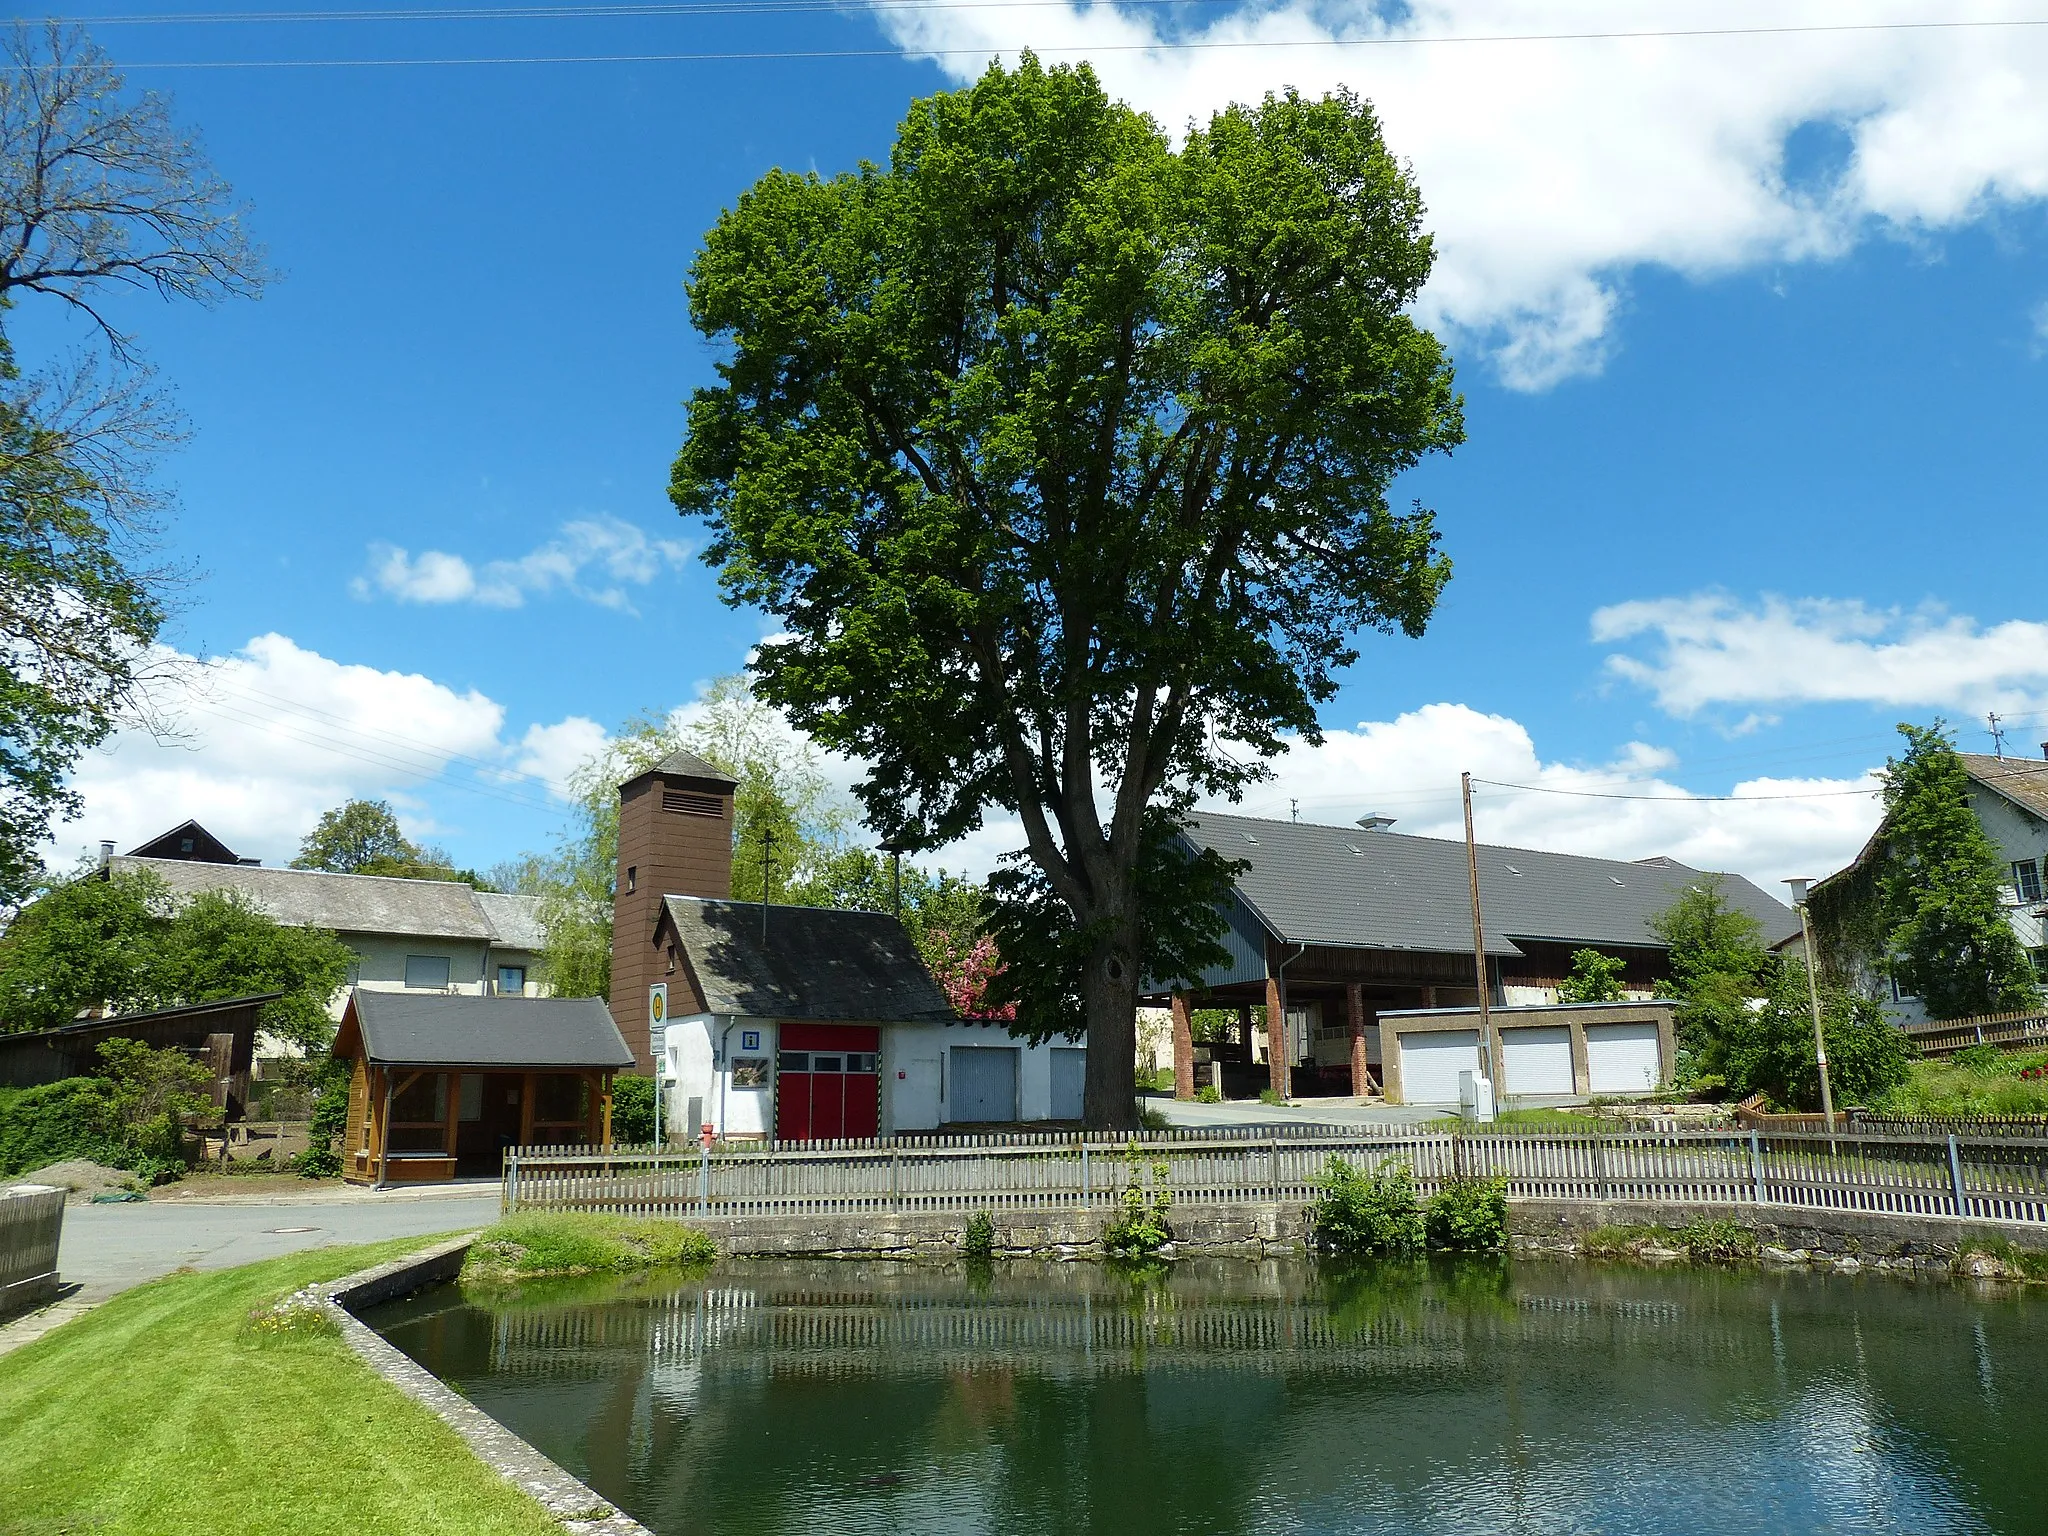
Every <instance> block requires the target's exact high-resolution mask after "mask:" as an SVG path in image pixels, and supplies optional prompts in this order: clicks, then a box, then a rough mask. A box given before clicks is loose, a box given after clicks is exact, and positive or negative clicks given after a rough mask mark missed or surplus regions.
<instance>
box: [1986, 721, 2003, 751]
mask: <svg viewBox="0 0 2048 1536" xmlns="http://www.w3.org/2000/svg"><path fill="white" fill-rule="evenodd" d="M1984 718H1985V719H1986V720H1988V721H1990V722H1991V751H1992V753H1993V754H1994V755H1995V756H1998V757H2003V756H2005V727H2004V726H2002V725H2000V724H1999V723H1998V714H1997V711H1995V710H1994V711H1992V712H1991V713H1989V714H1987V715H1985V717H1984Z"/></svg>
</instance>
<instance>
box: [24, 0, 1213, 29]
mask: <svg viewBox="0 0 2048 1536" xmlns="http://www.w3.org/2000/svg"><path fill="white" fill-rule="evenodd" d="M1071 3H1072V0H680V3H674V4H657V5H477V6H413V7H397V8H394V9H391V10H351V11H185V12H178V11H169V12H163V13H159V14H154V15H152V14H146V13H139V14H131V15H126V16H120V15H116V16H50V17H45V18H44V20H45V21H47V22H55V23H57V24H58V25H62V26H86V27H146V26H166V25H169V26H211V25H218V24H222V23H225V24H228V25H237V24H242V25H255V26H271V25H276V24H279V23H290V22H318V23H323V24H333V23H340V22H355V21H378V22H382V21H585V20H613V19H624V20H641V19H647V18H656V19H659V18H662V17H670V16H778V15H808V14H815V13H819V12H827V13H836V14H840V15H844V14H845V13H846V12H848V11H998V10H1002V11H1007V10H1031V9H1037V8H1048V7H1058V8H1061V9H1064V8H1066V7H1067V6H1068V5H1070V4H1071ZM1237 3H1238V0H1118V5H1119V8H1125V7H1133V8H1135V7H1151V6H1173V5H1234V4H1237Z"/></svg>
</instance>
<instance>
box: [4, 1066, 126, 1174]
mask: <svg viewBox="0 0 2048 1536" xmlns="http://www.w3.org/2000/svg"><path fill="white" fill-rule="evenodd" d="M121 1143H122V1137H121V1132H120V1115H119V1113H118V1111H117V1110H116V1108H115V1106H114V1090H113V1086H112V1085H111V1084H110V1083H107V1082H105V1081H103V1080H102V1079H100V1078H97V1077H67V1078H65V1079H64V1080H63V1081H62V1082H57V1083H45V1084H43V1085H42V1086H41V1087H37V1088H28V1089H24V1090H23V1091H22V1092H20V1093H18V1094H14V1095H11V1096H10V1097H9V1099H8V1101H7V1103H6V1104H4V1105H0V1176H5V1175H10V1174H16V1173H26V1172H28V1171H29V1169H31V1168H42V1167H46V1166H47V1165H49V1164H51V1163H61V1162H64V1161H66V1160H67V1159H70V1158H83V1159H85V1160H86V1161H88V1162H94V1163H100V1164H102V1165H105V1166H109V1167H117V1166H120V1164H118V1163H117V1162H116V1161H115V1159H116V1158H118V1157H119V1156H120V1155H121V1153H122V1151H123V1148H122V1144H121Z"/></svg>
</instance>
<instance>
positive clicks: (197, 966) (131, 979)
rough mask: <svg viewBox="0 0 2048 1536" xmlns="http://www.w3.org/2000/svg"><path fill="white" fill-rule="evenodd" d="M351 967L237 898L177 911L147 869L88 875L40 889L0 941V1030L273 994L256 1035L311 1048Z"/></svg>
mask: <svg viewBox="0 0 2048 1536" xmlns="http://www.w3.org/2000/svg"><path fill="white" fill-rule="evenodd" d="M353 958H354V957H353V956H352V955H351V954H350V952H349V950H348V948H347V947H346V946H345V945H343V944H342V942H341V941H340V940H339V939H338V938H336V937H335V936H334V935H333V934H332V933H330V932H327V931H326V930H324V929H316V928H294V927H287V926H285V925H283V924H281V923H277V922H274V921H272V920H271V919H270V918H269V917H268V916H266V915H265V914H264V913H262V912H260V911H258V910H256V909H255V908H254V907H252V906H251V905H249V903H248V902H247V900H246V899H244V898H243V897H242V896H241V895H240V893H238V892H234V891H208V892H204V893H202V894H200V895H198V896H195V897H193V898H191V899H190V900H187V901H184V902H182V903H181V902H178V901H176V900H175V899H174V898H173V897H172V895H171V893H170V892H169V891H168V890H167V889H166V888H165V887H164V884H163V882H162V881H161V880H159V879H158V878H157V876H156V875H155V874H154V873H152V872H150V871H148V870H135V871H125V872H121V873H117V874H112V875H107V876H101V875H99V874H97V873H88V874H85V875H82V876H80V877H77V878H75V879H71V880H67V881H61V882H57V883H55V884H53V885H51V886H49V887H47V888H46V889H45V890H44V891H43V892H42V894H41V895H40V896H39V898H38V899H37V900H35V901H34V902H32V903H30V904H29V905H28V906H27V907H26V908H24V909H23V910H22V912H21V913H20V915H19V916H17V917H16V918H15V920H14V921H13V922H12V923H11V924H10V925H9V926H8V928H7V931H6V932H5V934H0V1029H7V1030H24V1029H52V1028H55V1027H57V1026H58V1025H61V1024H68V1023H70V1022H71V1020H72V1019H73V1018H74V1017H76V1016H77V1014H78V1011H79V1010H80V1009H81V1008H91V1007H100V1006H108V1005H111V1006H113V1007H117V1008H120V1009H122V1010H125V1011H133V1010H136V1009H143V1008H167V1007H170V1006H172V1005H174V1004H178V1003H204V1002H212V1001H215V1000H217V999H220V998H224V997H246V996H249V995H251V994H253V993H258V992H282V993H284V994H285V995H284V996H283V997H282V998H280V999H278V1000H277V1001H276V1002H274V1003H271V1004H269V1005H268V1006H267V1007H266V1008H265V1009H264V1011H263V1016H262V1023H263V1027H264V1028H265V1029H267V1030H269V1031H270V1032H271V1033H272V1034H275V1035H277V1036H279V1037H280V1038H282V1039H285V1040H289V1041H291V1042H293V1043H294V1044H296V1045H298V1046H300V1047H301V1048H303V1049H307V1050H313V1049H317V1048H318V1047H320V1046H323V1045H325V1044H326V1043H327V1041H328V1040H329V1039H330V1038H331V1036H332V1034H333V1025H332V1023H331V1022H330V1020H329V1019H328V1017H327V1004H328V1001H329V1000H330V999H331V998H332V997H333V996H334V994H335V992H336V991H337V990H338V989H339V988H340V987H341V985H342V983H343V982H344V981H345V980H346V978H347V975H348V968H349V965H350V963H351V961H352V960H353Z"/></svg>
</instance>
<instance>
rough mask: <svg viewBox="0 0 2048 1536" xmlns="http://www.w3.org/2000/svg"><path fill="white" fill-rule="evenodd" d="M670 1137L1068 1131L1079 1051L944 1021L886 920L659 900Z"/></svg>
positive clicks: (995, 1027) (658, 1005)
mask: <svg viewBox="0 0 2048 1536" xmlns="http://www.w3.org/2000/svg"><path fill="white" fill-rule="evenodd" d="M654 948H655V954H656V959H657V966H656V972H655V974H656V976H657V979H656V980H655V981H654V982H653V983H651V987H650V990H651V991H652V993H653V996H652V998H651V999H650V1012H651V1013H652V1014H654V1015H655V1016H656V1017H657V1019H658V1020H659V1021H660V1022H657V1024H656V1026H655V1028H656V1032H657V1034H658V1036H659V1037H660V1039H661V1040H662V1042H663V1044H662V1051H661V1058H662V1071H661V1076H662V1079H663V1086H664V1090H665V1093H666V1099H665V1104H666V1107H667V1112H666V1115H665V1117H664V1118H665V1120H666V1122H667V1123H668V1125H669V1126H670V1127H671V1128H672V1134H673V1135H674V1136H675V1137H676V1138H677V1139H687V1138H688V1137H691V1136H693V1135H696V1134H699V1133H700V1132H701V1130H702V1128H703V1127H705V1126H709V1127H710V1128H711V1132H712V1134H713V1135H715V1136H718V1137H720V1138H723V1139H726V1140H755V1139H758V1140H768V1139H771V1138H772V1139H773V1140H774V1141H775V1142H777V1143H778V1144H780V1143H789V1142H806V1141H831V1140H837V1139H842V1138H848V1139H864V1138H868V1137H874V1136H895V1135H900V1134H904V1133H908V1132H917V1131H935V1130H938V1129H939V1128H940V1127H942V1126H954V1125H986V1124H1014V1123H1016V1122H1018V1121H1033V1120H1078V1119H1079V1118H1080V1115H1081V1092H1082V1083H1083V1081H1084V1079H1085V1078H1086V1076H1087V1070H1086V1063H1087V1052H1086V1051H1085V1050H1084V1049H1082V1048H1081V1047H1079V1046H1075V1045H1070V1044H1068V1043H1067V1042H1064V1041H1052V1042H1049V1043H1042V1044H1033V1043H1032V1042H1031V1041H1030V1040H1028V1039H1026V1038H1024V1037H1023V1036H1021V1035H1015V1034H1012V1033H1011V1032H1010V1030H1009V1028H1008V1027H1007V1026H1006V1025H1003V1024H1001V1023H991V1022H980V1021H968V1020H962V1019H959V1018H956V1017H955V1016H954V1013H953V1010H952V1009H951V1007H949V1006H948V1005H947V1002H946V998H945V995H944V993H942V992H941V991H940V990H939V986H938V983H937V982H935V981H934V980H933V979H932V976H931V973H930V971H928V970H927V969H926V968H925V964H924V961H923V959H922V957H920V956H919V954H918V952H917V947H916V945H914V944H913V943H912V942H911V940H910V935H909V934H908V933H907V932H906V931H905V930H904V927H903V924H902V923H901V922H899V921H898V920H897V919H896V918H894V917H892V916H890V915H889V914H887V913H883V912H852V911H839V910H834V909H827V908H819V907H783V906H772V905H763V904H761V903H757V902H739V901H731V900H722V899H717V898H704V897H695V896H669V897H667V898H665V899H664V900H663V902H662V908H661V915H660V917H659V918H658V920H657V922H656V926H655V931H654Z"/></svg>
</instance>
